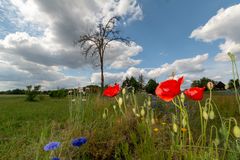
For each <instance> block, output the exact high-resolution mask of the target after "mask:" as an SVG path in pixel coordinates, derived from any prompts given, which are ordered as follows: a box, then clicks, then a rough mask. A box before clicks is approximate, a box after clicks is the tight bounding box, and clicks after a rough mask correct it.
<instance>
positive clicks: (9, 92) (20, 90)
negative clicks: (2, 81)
mask: <svg viewBox="0 0 240 160" xmlns="http://www.w3.org/2000/svg"><path fill="white" fill-rule="evenodd" d="M25 93H26V91H25V90H24V89H18V88H17V89H13V90H8V91H0V94H15V95H19V94H25Z"/></svg>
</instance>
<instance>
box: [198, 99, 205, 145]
mask: <svg viewBox="0 0 240 160" xmlns="http://www.w3.org/2000/svg"><path fill="white" fill-rule="evenodd" d="M198 106H199V112H200V122H201V137H202V142H201V146H203V139H204V136H203V115H202V106H201V103H200V101H198Z"/></svg>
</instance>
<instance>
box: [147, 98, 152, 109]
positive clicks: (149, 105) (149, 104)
mask: <svg viewBox="0 0 240 160" xmlns="http://www.w3.org/2000/svg"><path fill="white" fill-rule="evenodd" d="M147 105H148V107H151V100H150V98H148V102H147Z"/></svg>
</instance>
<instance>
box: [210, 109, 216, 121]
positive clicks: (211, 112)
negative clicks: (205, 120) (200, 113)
mask: <svg viewBox="0 0 240 160" xmlns="http://www.w3.org/2000/svg"><path fill="white" fill-rule="evenodd" d="M209 118H210V119H214V118H215V114H214V112H213V110H211V111H210V113H209Z"/></svg>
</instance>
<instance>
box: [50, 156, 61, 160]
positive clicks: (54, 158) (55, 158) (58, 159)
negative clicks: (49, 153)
mask: <svg viewBox="0 0 240 160" xmlns="http://www.w3.org/2000/svg"><path fill="white" fill-rule="evenodd" d="M52 160H60V158H58V157H53V158H52Z"/></svg>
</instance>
